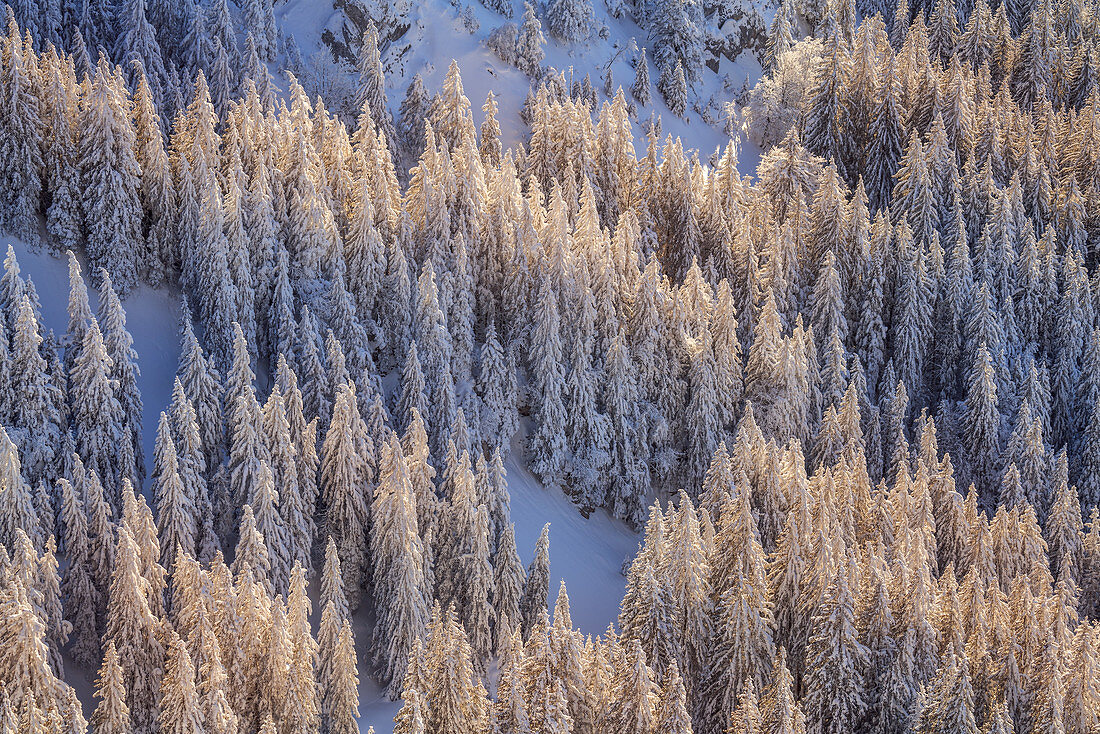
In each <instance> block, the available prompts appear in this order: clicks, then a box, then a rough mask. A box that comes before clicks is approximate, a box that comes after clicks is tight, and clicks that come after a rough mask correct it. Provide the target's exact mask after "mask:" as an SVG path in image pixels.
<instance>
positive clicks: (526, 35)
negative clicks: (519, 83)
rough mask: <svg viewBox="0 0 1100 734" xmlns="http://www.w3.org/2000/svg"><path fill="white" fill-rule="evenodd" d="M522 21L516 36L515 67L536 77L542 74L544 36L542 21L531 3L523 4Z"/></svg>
mask: <svg viewBox="0 0 1100 734" xmlns="http://www.w3.org/2000/svg"><path fill="white" fill-rule="evenodd" d="M523 8H524V10H523V23H521V24H520V27H519V35H518V36H517V37H516V68H518V69H519V70H520V71H522V72H523V73H524V74H526V75H527V76H530V77H535V78H538V77H539V76H540V75H541V74H542V61H543V59H544V58H545V56H546V54H545V52H544V51H543V50H542V46H543V44H544V43H546V38H544V37H543V35H542V23H541V22H540V21H539V19H538V16H537V15H535V8H534V6H532V5H531V3H528V2H524V4H523Z"/></svg>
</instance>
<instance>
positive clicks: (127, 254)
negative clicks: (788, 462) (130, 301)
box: [31, 57, 142, 295]
mask: <svg viewBox="0 0 1100 734" xmlns="http://www.w3.org/2000/svg"><path fill="white" fill-rule="evenodd" d="M129 107H130V100H129V99H128V95H127V94H126V91H125V89H124V88H122V86H121V84H120V81H119V80H118V79H117V78H116V77H115V76H114V74H113V73H112V71H111V70H110V68H109V67H108V65H107V61H106V59H104V58H102V57H101V58H100V61H99V65H98V67H97V68H96V72H95V76H94V77H93V78H92V80H91V83H90V85H89V91H88V94H87V97H86V100H85V104H84V105H82V114H81V118H80V129H81V131H82V134H81V136H80V153H79V157H80V170H81V178H82V181H83V184H84V193H83V201H84V220H85V222H86V223H87V225H88V226H87V231H86V235H87V240H88V257H89V259H90V260H91V266H92V272H93V273H95V274H97V275H98V274H99V272H100V268H102V269H103V270H105V271H106V272H108V273H110V274H111V277H112V278H113V279H114V283H115V286H116V287H117V288H118V291H119V293H121V294H123V295H125V294H126V293H128V292H129V291H130V289H131V288H133V287H134V285H135V284H136V280H137V258H138V246H139V239H140V237H141V223H142V212H141V202H140V197H139V192H140V186H141V170H140V167H139V166H138V162H137V160H136V158H135V157H134V141H135V133H134V128H133V123H131V121H130V116H129V114H128V110H129ZM35 209H36V207H34V208H32V209H31V211H34V210H35Z"/></svg>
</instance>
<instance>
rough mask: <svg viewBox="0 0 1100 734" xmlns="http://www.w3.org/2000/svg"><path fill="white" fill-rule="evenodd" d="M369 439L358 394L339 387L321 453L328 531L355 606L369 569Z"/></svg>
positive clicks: (322, 489) (322, 490)
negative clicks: (367, 500)
mask: <svg viewBox="0 0 1100 734" xmlns="http://www.w3.org/2000/svg"><path fill="white" fill-rule="evenodd" d="M369 440H370V439H369V438H368V437H367V435H366V426H365V425H364V424H363V419H362V418H360V417H359V410H358V408H357V407H356V400H355V389H354V387H352V386H351V385H350V384H349V385H345V386H343V387H341V389H340V391H339V392H338V393H337V396H336V407H335V408H334V409H333V412H332V423H331V425H330V426H329V429H328V433H327V434H326V435H325V441H324V445H323V447H322V450H321V473H320V478H321V482H320V485H321V498H322V501H323V505H324V507H325V513H326V514H325V528H326V531H327V533H328V534H329V535H330V536H331V537H332V538H333V540H335V542H336V547H337V549H338V550H339V552H340V565H341V567H342V568H343V573H344V589H345V591H346V593H347V595H348V598H349V600H351V602H352V607H355V606H357V603H358V598H359V588H360V586H361V583H362V573H363V569H364V568H366V567H367V566H366V560H365V555H366V550H367V520H368V512H369V510H368V505H367V502H366V498H365V496H364V492H363V487H364V486H365V485H366V482H367V480H368V471H369V467H368V466H367V464H366V462H365V460H364V458H363V457H364V451H365V445H366V443H367V442H368V441H369Z"/></svg>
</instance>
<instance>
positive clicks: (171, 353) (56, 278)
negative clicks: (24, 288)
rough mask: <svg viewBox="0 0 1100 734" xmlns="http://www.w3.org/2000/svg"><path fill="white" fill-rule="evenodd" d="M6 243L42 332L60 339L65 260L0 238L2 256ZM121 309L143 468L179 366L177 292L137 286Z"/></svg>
mask: <svg viewBox="0 0 1100 734" xmlns="http://www.w3.org/2000/svg"><path fill="white" fill-rule="evenodd" d="M9 244H10V245H11V246H12V247H14V248H15V256H16V258H17V259H18V260H19V267H20V269H21V273H22V275H23V277H24V278H30V279H31V280H33V281H34V286H35V288H36V289H37V290H38V297H39V299H40V300H41V301H42V319H43V321H44V322H45V325H46V328H47V329H53V331H54V333H55V334H56V335H57V336H58V338H59V339H60V338H61V337H63V336H64V335H65V330H66V328H68V323H69V315H68V305H69V267H68V263H67V261H66V260H64V259H59V258H56V257H52V256H51V255H49V254H48V253H47V252H46V251H45V250H40V251H31V250H30V248H28V247H27V245H26V244H25V243H23V242H20V241H18V240H15V239H12V238H11V237H9V236H6V235H5V236H3V237H0V251H2V252H7V249H8V245H9ZM81 268H82V270H83V272H84V280H85V282H86V283H87V284H88V299H89V302H90V303H91V307H92V311H93V313H98V311H99V293H98V292H97V291H96V290H95V288H94V287H92V284H91V274H90V273H89V272H88V267H87V262H86V261H85V260H84V259H83V257H81ZM123 307H124V308H125V309H126V326H127V328H129V330H130V333H131V334H133V337H134V348H135V349H136V350H137V353H138V369H140V370H141V378H140V380H139V387H140V388H141V397H142V408H143V410H142V428H143V430H144V436H143V439H144V440H143V441H142V447H143V448H144V450H145V465H146V469H148V468H149V467H150V466H151V464H152V459H153V443H154V441H155V439H156V431H157V419H158V416H159V415H160V411H162V410H165V409H167V407H168V403H169V402H170V401H171V398H172V381H173V379H174V377H175V374H176V365H177V364H178V363H179V355H180V340H179V317H180V292H179V290H178V289H176V288H174V287H173V288H157V289H153V288H150V287H149V286H147V285H140V286H138V287H137V288H136V289H134V292H133V293H131V294H130V295H129V296H128V297H127V298H126V300H125V301H124V302H123ZM147 481H148V480H147Z"/></svg>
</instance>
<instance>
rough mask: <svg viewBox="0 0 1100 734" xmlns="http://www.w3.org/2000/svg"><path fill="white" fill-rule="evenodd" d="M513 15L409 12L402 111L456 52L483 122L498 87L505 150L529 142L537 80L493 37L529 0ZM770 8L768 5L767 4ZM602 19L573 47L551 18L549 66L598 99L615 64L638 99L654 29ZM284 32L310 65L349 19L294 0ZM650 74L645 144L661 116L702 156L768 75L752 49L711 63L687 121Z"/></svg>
mask: <svg viewBox="0 0 1100 734" xmlns="http://www.w3.org/2000/svg"><path fill="white" fill-rule="evenodd" d="M511 4H512V7H513V17H512V18H511V19H509V18H505V17H504V16H502V15H500V14H498V13H495V12H493V11H491V10H489V9H488V8H486V7H484V6H483V5H482V4H481V3H480V2H477V0H469V1H468V2H459V0H454V2H451V0H419V1H418V2H416V3H414V7H413V8H412V10H411V11H410V13H409V20H410V27H409V30H408V31H407V32H406V33H405V34H404V35H403V36H401V37H400V38H398V39H396V40H394V41H392V42H390V43H389V44H388V46H387V45H386V44H385V43H383V44H382V51H383V54H382V62H383V66H384V69H385V73H386V85H387V90H388V93H389V101H390V108H391V110H392V111H393V112H394V114H395V115H396V114H397V113H398V110H399V107H400V104H401V100H402V99H403V98H404V94H405V88H406V87H407V86H408V83H409V82H410V81H411V80H412V77H413V76H414V75H415V74H416V73H417V72H419V73H420V74H421V76H422V77H423V79H424V84H425V86H426V87H427V89H428V90H429V92H438V91H439V90H440V89H441V87H442V84H443V77H444V76H445V75H446V73H447V68H448V66H449V65H450V62H451V60H452V59H454V60H455V61H457V62H458V64H459V67H460V68H461V69H462V83H463V87H464V89H465V92H466V96H467V97H469V99H470V103H471V106H472V107H473V109H474V121H475V123H476V124H479V125H480V123H481V120H482V117H483V114H482V113H481V105H482V104H483V103H484V101H485V97H486V95H487V94H488V92H490V91H492V92H493V94H494V95H496V97H497V102H498V104H499V105H500V112H499V114H498V118H499V120H500V125H501V132H502V142H503V144H504V146H505V147H509V146H514V145H515V144H516V143H517V142H519V141H521V140H523V139H524V137H525V135H526V129H525V125H524V124H523V122H522V121H521V120H520V118H519V109H520V107H522V105H523V101H524V98H525V97H526V96H527V92H528V89H529V88H530V84H531V80H530V79H529V78H528V77H527V76H526V75H525V74H523V73H522V72H520V71H519V70H518V69H516V68H515V67H513V66H510V65H509V64H506V63H505V62H503V61H501V60H500V59H499V58H498V57H497V56H496V55H495V54H493V53H492V52H491V51H490V50H489V48H488V47H487V45H486V39H487V38H488V36H489V34H490V33H492V31H493V30H495V29H496V28H498V27H500V26H501V25H503V24H504V23H507V22H513V23H516V24H517V25H519V23H520V22H521V20H522V16H523V0H511ZM761 4H763V5H768V3H766V2H764V3H761ZM466 8H468V10H469V13H470V14H471V15H472V16H473V18H475V19H476V22H477V26H478V27H477V29H476V30H475V31H474V32H473V33H470V32H469V31H468V30H467V29H466V27H465V25H464V23H463V21H462V19H461V17H460V16H461V13H462V12H463V10H464V9H466ZM593 10H594V13H595V23H594V27H593V28H592V32H591V33H590V36H589V39H588V41H587V42H583V43H579V44H575V45H571V46H565V45H562V44H559V43H558V42H557V41H555V40H554V39H552V38H551V37H550V36H549V34H548V33H547V31H546V27H545V20H544V21H543V34H544V35H546V36H547V42H546V45H545V52H546V58H545V60H544V62H543V64H544V66H547V67H553V68H555V69H558V70H561V71H564V72H565V74H566V78H567V79H570V78H571V79H574V80H576V81H578V82H579V81H581V80H582V79H583V78H584V75H585V74H586V73H587V74H589V75H590V77H591V81H592V86H593V87H594V88H595V90H596V93H597V97H598V98H599V99H600V100H601V101H602V100H604V99H606V95H604V94H603V80H604V72H605V70H606V69H607V68H609V67H610V68H611V71H612V76H613V79H614V83H615V87H616V88H617V87H619V86H621V87H622V88H623V89H624V90H626V94H627V99H628V101H630V102H634V100H633V98H632V97H631V96H630V94H629V89H630V86H631V84H633V82H634V75H635V70H634V67H633V65H632V62H633V60H634V59H635V58H636V56H637V55H638V53H639V49H640V48H641V47H644V46H648V44H649V41H648V39H647V38H646V33H645V31H644V30H642V29H641V28H639V27H638V26H637V25H636V24H635V23H634V22H633V21H632V20H630V19H629V18H626V17H625V16H624V17H621V18H612V17H611V16H610V15H609V14H608V12H607V8H606V6H605V4H604V2H603V0H593ZM276 12H277V14H278V19H279V22H280V25H281V27H282V30H283V32H284V34H286V35H288V36H289V35H293V36H294V39H295V41H296V42H297V44H298V47H299V48H300V49H301V54H302V58H303V60H304V63H305V64H306V66H309V65H310V64H320V63H324V64H327V65H330V66H331V64H332V61H331V59H332V53H331V51H330V49H329V48H328V47H327V46H326V45H325V43H324V41H323V35H324V33H325V31H329V32H330V33H335V34H337V35H338V36H339V35H340V34H341V29H342V27H343V26H344V24H345V23H349V21H348V20H347V16H346V15H345V14H344V13H343V12H342V11H340V10H336V9H334V8H333V4H331V3H330V2H328V0H289V1H288V2H286V3H285V4H281V5H279V6H278V8H277V9H276ZM339 69H340V70H342V73H343V74H344V75H345V77H346V83H347V84H350V85H354V80H355V71H354V69H352V68H351V67H350V66H349V65H348V64H347V63H342V64H340V66H339ZM649 71H650V79H651V81H652V82H653V85H654V88H653V91H652V97H653V101H652V104H651V105H650V106H649V107H641V106H639V107H638V110H637V115H636V117H635V119H634V120H633V122H634V133H635V145H636V147H638V148H639V149H640V148H644V144H645V135H644V132H643V129H642V127H641V124H642V123H644V122H646V121H648V120H649V118H650V116H651V114H655V115H657V116H659V117H660V118H661V129H662V133H663V134H669V135H672V136H673V137H680V138H681V139H682V141H683V143H684V147H685V148H692V149H695V150H698V151H699V153H700V156H701V157H702V158H704V159H705V158H706V157H708V156H709V155H710V154H711V153H712V152H714V150H715V149H716V148H719V147H722V148H724V147H725V145H726V143H727V142H728V138H727V137H726V135H725V133H724V132H723V124H724V119H725V118H724V116H723V115H724V112H723V110H724V108H725V105H726V104H727V103H728V102H730V101H732V99H733V97H734V95H735V94H736V92H737V91H738V90H740V88H741V86H742V84H743V83H744V82H745V81H746V79H748V80H749V81H750V83H751V82H752V81H754V80H755V79H756V78H757V77H758V76H759V74H760V66H759V64H758V63H757V61H756V59H755V58H754V57H753V55H752V53H751V52H748V51H746V52H744V53H742V54H740V56H739V57H738V58H737V61H736V62H735V63H731V62H730V61H729V60H727V59H723V60H722V64H721V66H720V67H719V71H718V73H717V74H715V73H714V72H712V71H710V70H709V69H706V68H704V70H703V79H702V81H701V82H700V83H698V84H697V85H696V87H695V88H694V89H692V90H691V94H690V102H689V110H688V113H687V115H686V118H687V119H685V120H681V119H680V118H677V117H676V116H675V115H674V114H672V112H670V111H669V109H668V107H667V105H665V103H664V101H663V99H662V98H661V95H660V94H659V93H658V92H657V90H656V82H657V78H658V76H659V71H658V70H657V69H656V68H655V67H654V66H653V64H652V60H651V61H650V69H649ZM692 104H698V105H700V106H701V107H704V108H709V112H710V114H711V115H712V116H713V118H714V124H708V123H707V122H706V121H705V120H704V119H703V118H702V117H701V116H700V114H699V113H698V112H696V111H695V110H694V109H691V108H690V107H691V105H692ZM756 157H757V153H756V152H755V151H746V158H747V159H751V160H746V163H749V162H751V163H752V164H753V167H754V166H755V159H756Z"/></svg>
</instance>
